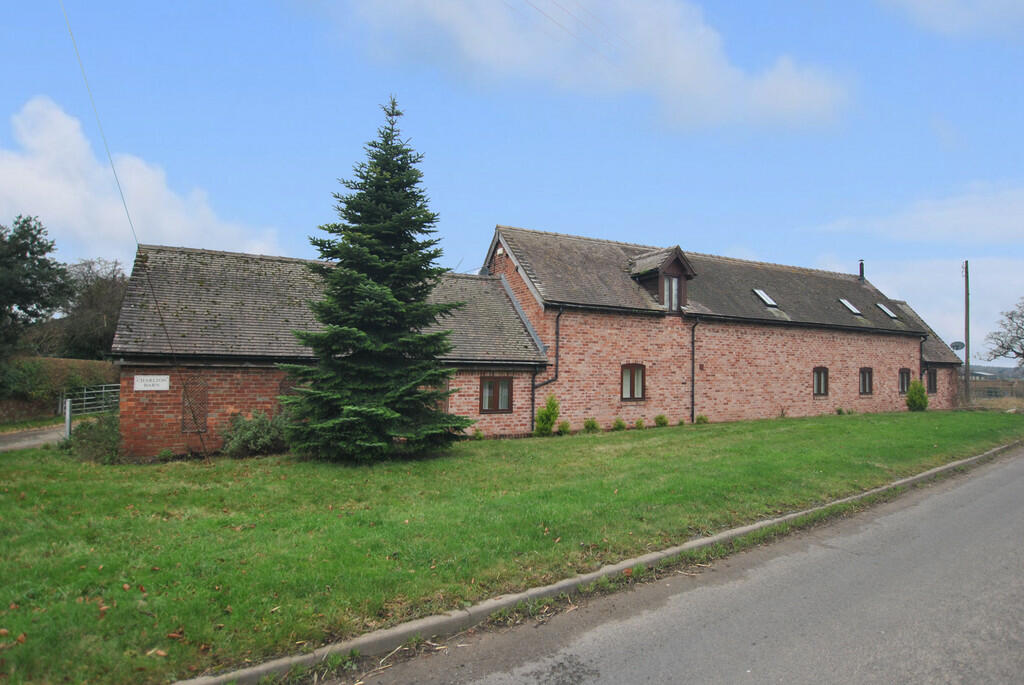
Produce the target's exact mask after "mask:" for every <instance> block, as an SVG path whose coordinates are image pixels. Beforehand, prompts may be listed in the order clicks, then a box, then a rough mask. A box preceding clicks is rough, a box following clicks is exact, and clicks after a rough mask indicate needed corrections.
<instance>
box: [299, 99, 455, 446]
mask: <svg viewBox="0 0 1024 685" xmlns="http://www.w3.org/2000/svg"><path fill="white" fill-rule="evenodd" d="M382 109H383V111H384V115H385V124H384V125H383V126H382V127H381V128H380V129H378V131H377V138H376V139H375V140H372V141H370V142H369V143H367V145H366V148H365V149H366V153H367V159H366V161H365V162H360V163H359V164H357V165H356V166H355V168H354V177H353V178H351V179H348V180H342V181H341V184H342V185H343V186H344V187H345V188H346V189H348V190H349V191H350V192H348V193H334V198H335V199H336V200H337V204H336V209H337V210H338V215H339V217H340V219H341V222H340V223H334V224H327V225H324V226H321V227H320V229H321V230H322V231H324V232H326V233H327V234H328V236H327V237H311V238H310V242H312V244H313V245H314V246H315V247H316V248H317V249H318V250H319V252H320V258H321V260H322V261H323V263H322V264H315V265H312V266H311V268H312V269H313V271H314V272H316V273H317V274H318V275H319V276H320V277H321V278H322V279H323V283H324V291H323V292H324V294H323V299H322V300H320V301H318V302H314V303H312V304H311V307H312V310H313V313H314V315H315V316H316V318H317V320H318V321H319V322H320V323H321V324H322V325H323V328H322V330H320V331H310V332H296V335H297V336H298V338H299V340H300V341H301V342H302V343H303V344H304V345H307V346H308V347H310V348H311V349H312V351H313V354H314V355H315V357H316V363H315V365H312V366H288V367H286V368H287V370H288V371H290V372H291V373H292V374H293V375H294V376H296V377H297V378H298V380H299V381H300V385H299V386H298V388H297V392H296V394H294V395H291V396H288V397H286V398H284V403H285V405H286V407H287V409H288V411H289V412H290V417H291V421H290V426H289V430H288V438H289V443H290V444H291V446H292V449H293V450H295V451H296V452H297V453H299V454H304V455H307V456H310V457H315V458H320V459H374V458H380V457H384V456H387V455H389V454H393V453H395V452H400V451H413V452H416V451H421V450H423V449H425V448H430V447H436V446H439V445H442V444H444V443H446V442H448V441H450V440H452V439H454V438H455V437H456V436H457V434H458V433H459V432H461V431H462V429H464V428H466V427H467V426H469V425H470V424H471V423H472V421H470V420H469V419H466V418H464V417H460V416H455V415H452V414H448V413H446V412H445V411H443V410H442V409H441V407H442V406H443V404H444V399H445V398H446V397H447V395H448V392H447V390H446V389H445V386H446V380H447V379H448V378H449V377H450V376H451V374H452V371H451V370H450V369H447V368H445V367H444V366H443V365H442V364H441V362H440V360H439V358H440V356H441V355H443V354H444V353H446V352H448V351H449V350H450V349H451V343H450V342H449V340H448V335H449V333H448V331H440V332H424V331H425V330H426V329H427V328H428V327H429V326H430V325H431V324H433V323H434V322H435V321H437V320H438V319H439V317H443V316H444V315H445V314H446V313H448V312H451V311H452V310H453V309H454V308H455V307H457V306H458V304H457V303H454V304H438V303H430V302H428V301H427V296H428V295H429V294H430V291H431V290H432V289H433V288H434V285H435V284H436V283H437V281H438V279H440V278H441V276H442V274H443V273H444V272H445V271H446V270H445V269H443V268H441V267H439V266H438V265H437V259H438V258H439V257H440V256H441V249H440V248H439V247H438V240H437V239H436V238H433V237H431V236H432V235H433V234H434V232H435V231H434V226H435V225H436V224H437V214H435V213H433V212H431V211H430V209H429V207H428V204H427V196H426V194H425V193H424V191H423V189H422V188H421V187H420V180H421V179H422V176H423V173H422V172H421V171H420V170H419V169H418V168H417V165H418V164H419V162H420V161H421V160H422V157H423V156H422V155H421V154H419V153H417V152H415V151H414V150H413V149H412V148H411V147H410V146H409V145H408V141H406V140H403V139H402V137H401V133H400V131H399V129H398V119H399V117H401V116H402V112H401V111H400V110H399V109H398V104H397V103H396V102H395V99H394V98H391V101H390V102H389V103H388V104H387V105H386V106H384V107H382Z"/></svg>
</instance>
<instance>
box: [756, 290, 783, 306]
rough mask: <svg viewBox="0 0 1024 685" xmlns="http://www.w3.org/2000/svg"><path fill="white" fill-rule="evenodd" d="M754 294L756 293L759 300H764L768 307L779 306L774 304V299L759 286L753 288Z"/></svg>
mask: <svg viewBox="0 0 1024 685" xmlns="http://www.w3.org/2000/svg"><path fill="white" fill-rule="evenodd" d="M754 294H755V295H757V296H758V297H760V298H761V301H762V302H764V303H765V304H766V305H768V306H769V307H778V306H779V305H777V304H775V300H773V299H772V298H771V296H770V295H769V294H768V293H766V292H765V291H763V290H761V289H760V288H754Z"/></svg>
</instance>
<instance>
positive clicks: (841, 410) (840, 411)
mask: <svg viewBox="0 0 1024 685" xmlns="http://www.w3.org/2000/svg"><path fill="white" fill-rule="evenodd" d="M836 414H838V415H839V416H842V415H843V408H842V407H836Z"/></svg>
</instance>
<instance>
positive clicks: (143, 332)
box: [111, 245, 546, 363]
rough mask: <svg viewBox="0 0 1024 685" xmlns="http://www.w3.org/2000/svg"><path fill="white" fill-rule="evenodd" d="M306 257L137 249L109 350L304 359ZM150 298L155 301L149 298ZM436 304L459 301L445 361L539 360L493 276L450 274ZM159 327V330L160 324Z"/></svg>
mask: <svg viewBox="0 0 1024 685" xmlns="http://www.w3.org/2000/svg"><path fill="white" fill-rule="evenodd" d="M309 263H310V261H308V260H302V259H291V258H288V257H270V256H263V255H251V254H241V253H236V252H220V251H213V250H197V249H190V248H181V247H163V246H155V245H141V246H139V250H138V253H137V254H136V258H135V265H134V268H133V269H132V275H131V278H130V279H129V281H128V289H127V293H126V295H125V298H124V303H123V304H122V306H121V314H120V318H119V320H118V325H117V332H116V334H115V336H114V343H113V345H112V348H111V352H112V353H113V354H114V355H118V356H125V357H131V356H170V355H171V354H172V352H173V354H174V355H175V356H178V357H196V356H198V357H203V358H225V359H228V358H246V359H253V358H258V359H269V360H275V359H305V358H310V352H309V348H306V347H304V346H302V345H300V344H299V342H298V340H297V339H296V338H295V336H294V335H293V333H292V331H295V330H316V329H318V328H319V324H318V323H317V321H316V320H315V319H314V318H313V314H312V312H311V311H310V310H309V306H308V303H309V302H311V301H313V300H317V299H319V298H320V294H321V282H320V280H319V277H318V276H316V275H315V274H313V273H312V272H311V271H310V270H309V269H308V268H307V265H308V264H309ZM154 294H155V296H156V300H155V301H156V302H158V303H159V307H157V306H155V304H154ZM431 298H432V299H433V300H434V301H438V302H440V301H445V302H465V303H466V304H465V306H464V307H462V308H461V309H458V310H456V311H455V312H453V313H452V314H451V315H450V316H448V317H445V319H444V320H443V321H442V322H440V323H439V324H438V325H437V326H435V327H432V329H434V330H437V329H443V328H446V329H450V330H451V331H452V336H451V341H452V344H453V345H454V349H453V350H452V351H451V352H450V353H449V354H448V355H446V357H445V358H446V359H449V360H452V361H464V362H477V363H496V362H510V363H545V362H546V358H545V356H544V354H543V353H542V352H541V351H540V350H539V349H538V348H537V346H536V345H535V344H534V342H533V338H532V337H531V336H530V334H529V331H528V330H527V328H526V326H525V324H524V323H523V321H522V320H521V319H520V318H519V316H518V314H516V311H515V308H514V306H513V305H512V302H511V301H510V300H509V298H508V295H507V293H506V292H505V288H504V286H503V285H502V283H501V281H500V279H498V278H495V277H484V276H467V275H461V274H448V275H446V276H445V277H444V278H442V280H441V282H440V283H439V284H438V286H437V287H436V288H435V289H434V292H433V293H432V294H431ZM164 325H166V331H167V332H165V330H164Z"/></svg>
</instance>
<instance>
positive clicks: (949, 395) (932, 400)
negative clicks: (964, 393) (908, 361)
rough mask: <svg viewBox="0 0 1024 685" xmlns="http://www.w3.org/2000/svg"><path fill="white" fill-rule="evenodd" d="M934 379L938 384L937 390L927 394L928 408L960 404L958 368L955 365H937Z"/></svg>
mask: <svg viewBox="0 0 1024 685" xmlns="http://www.w3.org/2000/svg"><path fill="white" fill-rule="evenodd" d="M935 380H936V382H937V384H938V387H937V388H936V391H937V392H936V393H935V394H933V395H928V408H929V409H953V408H954V407H958V406H960V370H959V369H958V368H957V367H955V366H953V367H941V366H940V367H937V368H936V378H935ZM922 382H924V381H923V380H922ZM925 387H928V386H927V385H925Z"/></svg>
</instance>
